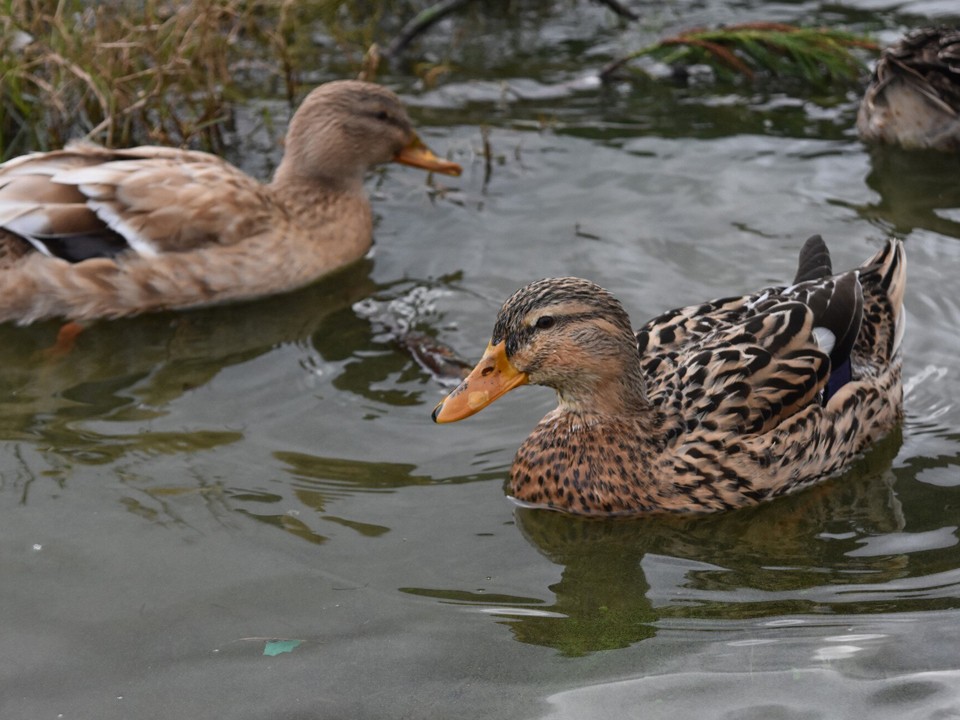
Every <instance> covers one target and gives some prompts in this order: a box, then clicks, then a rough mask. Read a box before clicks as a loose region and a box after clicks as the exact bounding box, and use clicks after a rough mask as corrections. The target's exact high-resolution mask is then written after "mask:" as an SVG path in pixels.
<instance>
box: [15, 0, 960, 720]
mask: <svg viewBox="0 0 960 720" xmlns="http://www.w3.org/2000/svg"><path fill="white" fill-rule="evenodd" d="M913 5H914V4H911V3H898V4H896V5H890V4H887V3H881V4H879V5H878V3H876V2H872V0H871V1H869V2H868V1H866V0H864V1H863V2H859V3H857V4H856V6H855V7H854V8H853V9H851V10H849V11H848V14H847V15H845V16H844V17H843V18H842V20H843V21H844V22H854V23H861V24H862V25H864V26H866V25H870V24H871V23H873V24H882V25H883V26H884V27H896V26H897V24H898V23H900V22H905V21H908V20H911V19H914V15H912V14H911V13H912V12H913V11H912V9H911V8H912V7H913ZM939 5H940V7H939V8H938V7H937V4H936V3H932V2H924V3H916V7H917V8H921V10H917V12H921V11H922V12H924V13H931V14H936V13H940V17H941V18H943V16H944V14H945V13H946V12H947V11H949V10H950V8H944V7H943V5H944V3H940V4H939ZM946 5H951V3H946ZM684 9H685V8H684V7H681V5H677V6H676V7H675V6H669V9H668V10H664V11H661V12H662V13H663V14H664V15H665V16H671V17H672V15H673V14H676V15H677V16H681V15H683V12H682V11H683V10H684ZM686 9H688V10H689V11H690V13H689V15H690V18H691V20H690V24H694V22H716V21H721V20H722V21H736V20H743V19H748V18H749V19H756V17H757V15H758V14H760V13H761V11H762V12H763V14H764V17H769V16H773V17H774V19H779V20H783V19H786V20H805V21H810V20H811V19H816V18H818V17H820V14H821V9H820V6H819V5H817V4H816V3H796V4H795V3H777V4H770V5H769V6H764V5H763V3H759V2H754V3H741V4H738V5H736V6H735V7H733V8H732V9H731V6H729V4H726V3H698V4H697V5H696V7H691V8H686ZM570 12H571V14H570V15H569V16H566V17H564V18H560V19H556V18H547V19H542V18H541V17H540V16H539V15H537V14H536V13H530V17H529V18H526V16H525V18H526V19H525V20H524V21H523V22H520V23H519V24H517V25H516V27H515V28H514V29H515V32H514V35H513V36H512V37H509V38H507V39H504V33H503V32H501V31H502V29H503V28H502V26H500V27H498V26H497V25H496V22H495V21H494V20H491V21H489V22H490V23H491V24H490V25H489V26H486V25H485V26H482V27H481V28H480V29H479V31H478V32H477V37H476V39H475V40H474V41H473V42H472V43H471V44H469V45H468V47H467V49H466V50H465V51H464V52H465V53H466V52H467V51H469V53H472V55H470V59H471V63H472V64H467V65H466V66H465V69H464V71H463V72H462V74H461V76H459V77H456V78H452V79H450V80H449V82H447V83H446V84H444V85H442V86H441V87H440V88H438V89H436V90H434V91H427V92H419V91H417V90H416V89H415V88H414V86H413V84H412V83H411V82H410V81H409V80H408V79H406V78H403V77H400V76H397V77H395V78H393V79H394V81H395V82H396V83H397V84H398V86H399V87H401V89H403V88H406V91H407V100H408V102H409V103H410V105H411V106H412V112H413V114H414V116H415V117H416V118H417V120H418V122H419V124H420V125H421V127H423V128H424V135H425V137H426V138H427V140H428V141H429V142H430V143H431V145H433V146H434V147H435V148H437V149H439V150H441V151H447V150H449V151H450V152H451V154H452V155H453V156H454V157H456V158H457V159H458V160H460V161H461V162H463V163H464V165H465V166H466V173H465V175H464V176H463V177H462V178H460V179H457V180H450V179H446V178H444V179H436V180H435V181H434V183H433V184H428V183H426V182H425V180H424V176H423V175H422V174H418V173H417V172H416V171H413V170H408V169H402V168H397V167H391V168H389V169H388V170H387V171H386V172H385V173H383V174H380V175H377V176H376V177H373V178H371V181H370V189H371V192H372V194H373V195H374V205H375V209H376V213H377V216H378V224H377V229H376V246H375V249H374V252H373V254H372V256H371V258H370V259H368V260H367V261H365V262H364V263H361V264H359V265H358V266H356V267H353V268H350V269H349V270H347V271H345V272H343V273H340V274H338V275H337V276H335V277H333V278H330V279H328V280H326V281H324V282H322V283H320V284H318V285H316V286H313V287H311V288H308V289H306V290H303V291H300V292H298V293H294V294H291V295H287V296H283V297H279V298H273V299H270V300H265V301H262V302H256V303H249V304H244V305H236V306H231V307H224V308H216V309H211V310H203V311H197V312H189V313H180V314H162V315H156V316H151V317H144V318H139V319H134V320H129V321H123V322H114V323H101V324H98V325H95V326H94V327H92V328H90V329H89V330H88V331H86V332H85V333H84V334H83V335H82V336H81V338H80V340H79V342H78V346H77V348H76V349H75V350H74V351H73V352H72V353H71V354H70V355H69V356H68V357H66V358H50V357H49V356H47V355H45V354H44V350H45V348H47V347H48V346H49V345H50V344H51V343H52V341H53V338H54V336H55V333H56V329H57V326H56V324H43V325H38V326H34V327H30V328H26V329H23V328H13V327H9V326H4V327H0V406H2V407H0V437H2V443H0V478H2V479H0V576H2V578H3V583H2V586H0V587H2V589H0V607H2V608H3V610H4V615H5V622H4V624H3V628H4V629H3V631H2V633H0V647H2V649H3V652H2V654H0V716H2V717H3V718H11V719H20V718H24V719H27V718H29V719H30V720H34V719H36V718H59V717H63V718H100V719H104V720H110V719H112V718H130V717H136V718H183V717H191V718H213V717H231V718H246V717H251V718H253V717H257V718H264V717H269V718H338V717H344V718H347V717H349V718H398V717H411V718H413V717H415V718H433V717H436V718H449V717H467V718H472V717H484V718H518V717H525V718H526V717H529V718H539V717H543V718H584V717H634V716H636V717H648V718H656V717H665V718H668V717H669V718H683V717H693V716H696V717H703V718H724V719H725V720H729V719H732V718H738V719H747V718H765V719H767V718H805V719H806V718H821V717H822V718H861V717H867V716H870V717H877V718H888V717H889V718H893V717H897V718H935V717H937V718H946V717H953V716H957V715H960V698H958V697H957V691H956V687H957V681H958V679H960V677H958V672H960V656H958V653H957V650H956V648H957V646H958V641H960V631H958V630H957V628H958V627H960V623H958V620H960V542H958V534H957V529H958V526H960V522H958V520H957V507H958V505H960V489H958V488H960V472H958V466H960V429H958V428H960V408H958V407H957V398H958V397H960V361H958V360H957V358H958V357H960V340H958V335H957V332H956V328H957V326H958V322H960V302H958V300H957V298H958V295H957V284H956V279H955V277H954V276H955V274H956V272H955V269H956V268H957V267H960V225H958V223H960V196H958V194H957V193H956V192H955V191H954V190H953V189H952V187H953V185H955V175H956V159H955V158H941V157H930V156H925V155H924V156H912V155H905V154H902V153H896V152H871V151H869V150H868V149H866V148H864V147H863V146H862V145H861V144H860V143H859V142H858V141H857V140H856V138H855V136H854V134H853V132H852V124H853V118H854V115H855V109H856V101H855V97H854V96H853V95H852V94H846V93H839V94H838V96H837V97H835V98H832V99H827V100H826V101H824V102H823V103H816V102H813V101H812V100H810V99H809V98H803V99H799V100H798V99H796V98H794V97H791V96H789V95H785V94H776V93H773V94H764V93H765V91H760V90H758V91H755V92H754V91H748V92H747V94H746V96H743V95H740V94H730V93H727V91H724V92H723V93H718V92H715V91H713V90H712V89H711V88H709V87H707V88H701V89H695V90H691V91H685V90H675V89H671V88H665V87H663V86H658V85H655V84H650V85H647V84H641V85H639V86H637V87H633V88H628V87H617V88H614V89H613V90H604V91H597V90H572V91H568V90H563V91H562V92H558V93H552V92H551V97H549V98H547V99H542V100H538V99H529V98H528V99H525V100H516V99H508V100H506V101H505V100H504V99H503V98H502V97H501V95H502V93H500V92H499V91H496V92H495V91H494V90H493V85H491V84H487V83H486V81H488V80H490V79H491V77H490V76H491V75H492V76H493V78H503V77H505V78H508V79H509V80H510V81H511V82H514V83H521V84H522V83H526V84H525V85H523V86H524V87H525V88H531V87H534V85H533V84H532V83H535V84H536V86H537V87H540V88H548V89H554V90H555V89H556V88H557V87H558V86H563V85H564V83H567V82H568V81H572V80H576V79H577V78H580V77H582V75H583V71H584V67H583V65H584V64H589V63H590V62H592V61H591V60H590V58H591V55H590V53H591V52H594V53H596V52H598V51H597V50H596V48H597V47H600V48H607V50H608V51H609V49H610V48H611V47H617V46H619V45H621V44H625V43H627V42H628V41H627V40H624V39H623V35H622V31H621V30H620V29H619V28H618V27H617V25H616V23H613V22H611V21H610V19H609V17H608V16H606V15H605V14H604V13H603V11H601V10H599V9H597V8H593V7H592V6H589V5H582V6H577V8H576V10H575V11H574V10H571V11H570ZM825 12H826V11H823V13H825ZM831 12H839V11H837V10H836V8H835V7H834V9H833V10H831ZM684 17H686V16H684ZM674 21H675V18H674V19H670V17H667V18H666V19H665V20H664V22H665V23H668V22H674ZM504 22H506V21H504ZM537 23H539V24H537ZM513 42H516V43H517V45H511V43H513ZM504 44H505V45H507V46H508V49H512V50H513V51H514V54H513V55H511V56H510V57H514V58H516V59H515V61H513V62H510V63H508V62H507V61H502V62H501V63H500V64H496V63H494V62H493V60H491V59H490V58H492V57H503V54H502V50H503V45H504ZM556 47H559V48H560V49H559V50H557V51H556V52H552V53H551V52H548V50H549V49H550V48H556ZM521 48H525V52H526V53H527V54H526V55H524V54H523V53H521V52H520V49H521ZM591 49H592V50H591ZM498 53H499V54H498ZM581 56H582V57H583V58H585V59H581V60H580V61H579V63H578V62H575V60H576V58H578V57H581ZM484 63H486V64H487V65H488V66H490V67H492V69H487V70H486V71H484V68H485V65H484ZM498 87H499V86H498ZM480 125H487V126H488V127H489V128H490V130H489V142H490V147H491V149H492V151H493V157H492V160H491V162H490V165H489V168H488V167H487V166H486V163H485V161H484V158H483V157H482V154H481V152H480V149H481V148H482V144H483V140H482V136H481V132H480V130H479V126H480ZM251 162H253V161H252V160H251ZM267 164H269V163H267ZM815 232H819V233H822V234H823V235H824V237H825V238H826V239H827V240H828V242H829V243H830V245H831V247H832V249H833V254H834V261H835V266H837V267H848V266H853V265H855V264H857V263H859V262H860V261H862V260H863V259H864V258H866V257H868V256H869V255H870V254H871V253H872V252H873V250H874V249H875V248H877V247H878V246H879V244H880V243H881V241H882V239H883V238H884V237H886V236H887V235H888V234H890V233H896V234H898V235H900V236H901V237H904V238H905V239H906V247H907V254H908V260H909V282H908V290H907V314H908V329H907V335H906V340H905V365H904V378H905V386H906V413H907V418H906V422H905V424H904V426H903V428H902V431H901V432H899V433H896V434H894V435H893V436H891V437H889V438H887V439H886V440H885V441H884V442H882V443H881V444H879V445H878V446H877V447H876V448H875V449H874V450H872V451H871V452H870V453H868V454H867V456H866V457H865V458H864V459H863V460H862V461H860V462H859V463H858V464H857V465H856V466H855V467H854V468H853V469H852V470H851V471H850V472H849V473H847V474H846V475H845V476H843V477H841V478H837V479H835V480H831V481H829V482H827V483H824V484H822V485H820V486H818V487H816V488H813V489H811V490H809V491H807V492H804V493H802V494H799V495H797V496H794V497H788V498H784V499H781V500H778V501H776V502H773V503H770V504H767V505H765V506H762V507H760V508H756V509H752V510H746V511H740V512H735V513H731V514H727V515H719V516H713V517H707V518H696V519H689V518H659V519H649V520H640V521H630V522H589V521H583V520H576V519H571V518H566V517H563V516H561V515H558V514H551V513H543V512H538V511H529V510H523V509H517V508H514V507H513V506H512V505H511V504H510V503H509V502H508V501H507V500H506V499H505V493H504V481H505V478H506V474H507V469H508V467H509V464H510V461H511V459H512V457H513V453H514V451H515V449H516V447H517V446H518V445H519V443H520V441H521V440H522V439H523V437H524V436H525V435H526V433H527V432H528V431H529V430H530V428H531V427H532V426H533V425H534V424H535V423H536V421H537V420H538V419H539V418H540V417H541V416H542V415H543V414H544V413H545V412H546V411H547V410H549V409H550V408H551V407H552V404H553V398H552V397H551V393H550V392H549V391H548V390H546V389H543V388H522V389H520V390H519V391H516V392H514V393H512V394H511V395H510V396H508V397H506V398H503V399H501V400H500V401H498V402H497V403H496V404H495V405H493V406H492V407H490V408H488V409H487V410H485V411H484V412H483V413H481V414H479V415H477V416H475V417H473V418H470V419H469V420H467V421H465V422H463V423H458V424H456V425H452V426H444V427H439V426H435V425H433V423H432V422H431V421H430V417H429V414H430V410H431V409H432V407H433V405H434V404H435V403H436V402H437V401H438V400H439V399H440V398H441V397H442V396H443V394H444V393H445V392H446V390H447V388H446V387H444V385H443V384H442V383H441V382H439V381H437V380H436V379H435V378H433V377H431V376H430V375H429V374H428V373H426V372H425V371H424V370H423V369H421V368H420V367H419V366H418V365H417V364H416V363H415V362H414V361H413V360H412V359H411V358H410V356H409V355H408V354H406V353H405V352H404V351H403V350H402V349H400V348H398V347H397V346H396V344H395V343H394V342H393V340H392V336H391V335H390V333H389V332H387V331H388V330H389V329H390V328H391V327H403V328H412V329H415V330H419V331H424V332H427V333H430V334H433V335H435V336H436V337H438V338H439V339H440V340H441V341H443V342H445V343H447V344H449V345H451V346H452V347H454V348H456V349H457V350H458V351H459V352H460V353H461V354H463V355H464V356H466V357H468V358H469V359H471V360H474V359H476V358H477V357H479V355H480V353H481V352H482V350H483V347H484V346H485V344H486V342H487V340H488V339H489V334H490V330H491V327H492V324H493V319H494V315H495V313H496V310H497V308H498V307H499V305H500V303H501V302H502V301H503V300H504V299H505V298H506V297H507V295H508V294H509V293H510V292H512V291H513V290H514V289H516V288H517V287H519V286H521V285H523V284H525V283H527V282H528V281H530V280H531V279H534V278H537V277H543V276H550V275H559V274H571V273H573V274H577V275H582V276H584V277H588V278H591V279H593V280H596V281H597V282H600V283H601V284H603V285H604V286H606V287H607V288H609V289H610V290H611V291H613V292H615V293H616V294H617V295H618V297H620V298H621V300H622V301H623V302H624V304H625V306H626V307H627V308H628V310H629V311H630V312H631V314H632V316H633V317H634V319H635V322H636V324H640V323H641V322H643V321H644V320H645V319H646V318H648V317H650V316H651V315H653V314H655V313H657V312H659V311H661V310H662V309H665V308H669V307H674V306H677V305H682V304H687V303H690V302H694V301H697V300H701V299H705V298H708V297H714V296H719V295H725V294H730V293H731V292H736V291H740V290H743V291H746V290H750V289H753V288H755V287H759V286H761V285H763V284H765V283H771V282H779V281H783V280H785V279H789V278H790V277H791V276H792V273H793V270H794V267H795V259H796V253H797V250H798V249H799V247H800V245H801V244H802V242H803V240H804V239H805V238H806V237H807V236H808V235H810V234H812V233H815ZM275 640H294V641H301V642H300V644H299V645H297V646H296V647H294V648H293V649H292V651H291V652H288V653H283V654H279V655H276V656H269V655H265V654H264V650H265V649H268V648H269V647H271V646H270V645H269V643H270V642H271V641H275Z"/></svg>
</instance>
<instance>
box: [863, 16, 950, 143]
mask: <svg viewBox="0 0 960 720" xmlns="http://www.w3.org/2000/svg"><path fill="white" fill-rule="evenodd" d="M857 130H859V132H860V135H861V137H863V139H864V140H867V141H870V142H878V143H887V144H891V145H901V146H903V147H905V148H907V149H910V150H913V149H925V148H928V149H932V150H944V151H948V152H957V151H958V150H960V30H958V29H956V28H922V29H919V30H914V31H912V32H911V33H909V34H908V35H907V36H906V37H904V38H903V39H902V40H900V41H899V42H898V43H896V44H895V45H892V46H891V47H889V48H887V49H886V50H884V51H883V54H882V55H881V56H880V59H879V60H878V61H877V65H876V67H875V68H874V71H873V75H872V77H871V78H870V84H869V86H868V87H867V90H866V92H865V94H864V97H863V100H862V102H861V103H860V111H859V113H858V115H857Z"/></svg>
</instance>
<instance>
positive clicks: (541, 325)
mask: <svg viewBox="0 0 960 720" xmlns="http://www.w3.org/2000/svg"><path fill="white" fill-rule="evenodd" d="M556 322H557V321H556V320H554V319H553V316H552V315H541V316H540V317H538V318H537V322H536V323H534V325H535V326H536V328H537V330H548V329H550V328H552V327H553V326H554V325H555V324H556Z"/></svg>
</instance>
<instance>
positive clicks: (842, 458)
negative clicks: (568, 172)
mask: <svg viewBox="0 0 960 720" xmlns="http://www.w3.org/2000/svg"><path fill="white" fill-rule="evenodd" d="M804 253H805V256H806V258H807V260H804V258H803V257H802V258H801V264H800V268H799V270H798V276H797V279H798V280H800V282H799V283H797V284H794V285H792V286H789V287H771V288H766V289H763V290H761V291H758V292H755V293H752V294H750V295H746V296H742V297H731V298H724V299H720V300H714V301H710V302H706V303H702V304H698V305H692V306H689V307H685V308H680V309H677V310H672V311H670V312H667V313H664V314H663V315H660V316H659V317H656V318H654V319H653V320H650V321H649V322H647V323H646V324H645V325H644V326H643V327H642V328H641V329H640V330H639V331H638V332H637V333H636V336H635V340H634V337H633V335H632V333H631V331H630V325H629V320H628V319H627V315H626V313H625V312H624V310H623V308H622V306H621V305H620V303H619V302H618V301H617V300H616V299H615V298H614V297H613V296H612V295H610V293H608V292H606V291H605V290H602V289H601V288H599V287H597V286H596V285H594V284H593V283H590V282H588V281H585V280H580V279H577V278H561V279H548V280H541V281H538V282H535V283H533V284H531V285H529V286H527V287H526V288H524V289H522V290H520V291H518V292H517V293H516V294H515V295H514V296H513V297H512V298H510V299H509V300H508V301H507V302H506V303H505V305H504V307H503V309H502V310H501V312H500V315H499V317H498V319H497V322H496V328H495V330H494V334H493V341H492V342H493V344H496V343H497V342H499V341H500V340H505V342H506V349H507V355H508V357H509V359H510V361H511V362H512V363H513V364H514V365H515V366H516V367H517V369H519V370H521V371H523V372H526V373H528V374H529V379H530V382H532V383H537V384H544V385H548V386H551V387H554V388H556V390H557V392H558V397H559V400H560V404H559V407H558V408H557V409H555V410H554V411H553V412H551V413H549V414H548V415H547V416H546V417H545V418H544V419H543V420H542V421H541V423H540V424H539V425H538V426H537V427H536V428H535V429H534V431H533V432H532V434H531V435H530V436H529V437H528V438H527V439H526V441H524V443H523V444H522V446H521V447H520V449H519V451H518V453H517V456H516V459H515V461H514V465H513V469H512V491H513V495H514V496H515V497H516V498H517V499H518V500H520V501H523V502H525V503H530V504H533V505H537V506H547V507H551V508H556V509H561V510H565V511H568V512H571V513H578V514H589V515H623V514H633V513H642V512H655V511H692V512H707V511H718V510H728V509H732V508H737V507H742V506H745V505H752V504H755V503H758V502H761V501H763V500H766V499H769V498H772V497H776V496H778V495H783V494H785V493H789V492H792V491H794V490H797V489H800V488H802V487H805V486H807V485H810V484H811V483H814V482H816V481H818V480H820V479H822V478H824V477H826V476H829V475H831V474H833V473H836V472H838V471H840V470H842V469H843V468H844V467H845V466H847V465H848V464H849V463H850V462H851V460H853V459H854V458H855V457H856V456H857V454H858V453H860V452H861V451H863V450H864V448H866V447H867V446H868V445H869V444H870V443H872V442H874V441H876V440H877V439H878V438H880V437H881V436H883V435H885V434H886V433H888V432H889V431H890V430H891V429H892V428H893V427H895V426H896V424H897V423H898V422H899V421H900V419H901V416H902V389H901V383H900V363H901V361H900V353H899V343H900V337H901V335H902V325H903V311H902V303H903V290H904V283H905V265H906V263H905V258H904V254H903V246H902V244H901V243H900V242H899V241H890V242H889V243H888V244H887V245H886V246H885V247H884V248H883V249H882V250H881V251H880V252H878V253H877V255H876V256H875V257H873V258H871V259H870V260H869V261H868V262H867V263H865V264H864V265H863V266H862V267H861V268H859V269H857V270H853V271H849V272H846V273H843V274H840V275H836V276H829V275H827V276H826V277H821V278H819V279H811V278H810V275H811V273H812V272H814V271H815V270H816V269H819V270H821V271H824V272H825V273H829V272H830V271H831V270H830V260H829V254H828V253H827V251H826V246H825V245H824V244H823V241H822V240H820V238H819V237H814V238H811V239H810V240H809V241H808V244H807V246H805V250H804ZM811 256H813V257H814V260H812V261H811V260H809V258H810V257H811ZM544 316H549V317H550V318H551V320H550V323H549V324H550V327H549V329H539V328H538V327H537V321H538V320H539V319H540V318H543V317H544ZM825 320H827V321H828V322H830V323H833V325H834V327H837V328H840V332H839V334H836V338H835V339H836V342H835V343H834V345H833V349H836V348H838V347H842V346H844V344H845V347H846V348H847V350H846V352H847V353H849V355H850V357H849V359H850V360H851V361H852V373H853V375H852V380H851V381H850V382H848V383H846V384H844V385H843V386H842V387H840V388H839V389H838V390H837V391H836V392H835V393H834V394H833V395H832V396H831V397H829V398H825V389H826V387H827V382H828V379H829V376H830V373H831V367H832V365H833V363H832V361H831V348H829V347H821V346H820V345H819V344H818V342H819V341H818V336H817V334H816V333H815V332H814V328H815V327H823V326H824V321H825ZM541 324H543V323H541ZM844 331H846V332H847V333H852V336H851V337H850V338H848V339H844V337H843V335H842V333H843V332H844ZM831 334H833V333H831ZM846 359H847V358H842V357H834V362H837V361H839V362H844V361H845V360H846ZM578 373H579V374H578Z"/></svg>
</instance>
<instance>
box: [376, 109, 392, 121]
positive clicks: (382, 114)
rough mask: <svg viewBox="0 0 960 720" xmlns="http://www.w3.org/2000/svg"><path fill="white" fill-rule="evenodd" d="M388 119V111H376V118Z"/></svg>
mask: <svg viewBox="0 0 960 720" xmlns="http://www.w3.org/2000/svg"><path fill="white" fill-rule="evenodd" d="M389 119H390V113H388V112H387V111H386V110H381V111H380V112H378V113H377V120H383V121H387V120H389Z"/></svg>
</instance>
